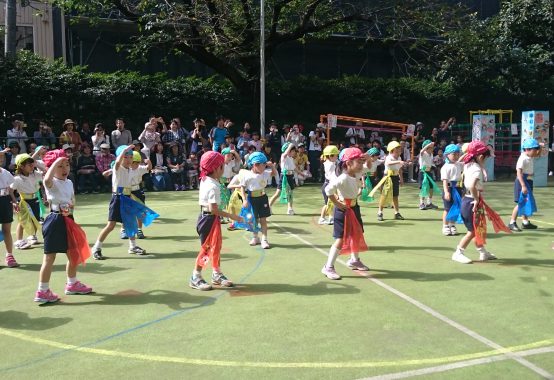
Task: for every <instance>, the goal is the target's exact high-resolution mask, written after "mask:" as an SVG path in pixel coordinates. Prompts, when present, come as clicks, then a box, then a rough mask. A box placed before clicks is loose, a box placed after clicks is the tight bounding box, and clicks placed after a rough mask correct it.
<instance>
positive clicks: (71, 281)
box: [67, 277, 77, 285]
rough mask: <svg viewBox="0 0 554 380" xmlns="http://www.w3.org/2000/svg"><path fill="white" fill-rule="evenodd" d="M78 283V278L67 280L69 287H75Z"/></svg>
mask: <svg viewBox="0 0 554 380" xmlns="http://www.w3.org/2000/svg"><path fill="white" fill-rule="evenodd" d="M76 282H77V277H68V278H67V285H73V284H75V283H76Z"/></svg>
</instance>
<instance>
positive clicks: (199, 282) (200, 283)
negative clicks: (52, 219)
mask: <svg viewBox="0 0 554 380" xmlns="http://www.w3.org/2000/svg"><path fill="white" fill-rule="evenodd" d="M189 286H190V287H191V288H193V289H198V290H202V291H206V290H212V286H211V285H210V284H208V283H207V282H206V281H204V279H203V278H202V276H198V277H196V278H194V277H191V278H190V281H189Z"/></svg>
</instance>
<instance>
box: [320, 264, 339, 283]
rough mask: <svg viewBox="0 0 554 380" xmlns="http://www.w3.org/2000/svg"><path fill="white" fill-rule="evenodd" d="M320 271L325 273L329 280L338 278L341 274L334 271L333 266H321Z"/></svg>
mask: <svg viewBox="0 0 554 380" xmlns="http://www.w3.org/2000/svg"><path fill="white" fill-rule="evenodd" d="M321 273H323V275H325V277H327V278H328V279H329V280H340V279H341V276H340V275H339V274H338V273H337V272H336V271H335V267H328V266H327V265H324V266H323V269H321Z"/></svg>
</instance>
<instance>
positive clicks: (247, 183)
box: [240, 170, 271, 191]
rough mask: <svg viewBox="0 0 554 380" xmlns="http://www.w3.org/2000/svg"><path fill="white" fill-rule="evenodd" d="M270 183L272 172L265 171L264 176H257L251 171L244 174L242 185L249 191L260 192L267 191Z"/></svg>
mask: <svg viewBox="0 0 554 380" xmlns="http://www.w3.org/2000/svg"><path fill="white" fill-rule="evenodd" d="M269 181H271V172H270V171H264V172H263V173H262V174H256V173H254V172H253V171H251V170H250V171H248V172H247V173H244V176H243V177H242V180H241V182H240V184H241V186H243V187H244V188H245V189H246V190H248V191H258V190H263V189H265V188H266V186H267V184H268V183H269Z"/></svg>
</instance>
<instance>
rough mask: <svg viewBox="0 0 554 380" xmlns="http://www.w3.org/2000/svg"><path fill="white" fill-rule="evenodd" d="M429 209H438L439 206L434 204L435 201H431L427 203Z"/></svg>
mask: <svg viewBox="0 0 554 380" xmlns="http://www.w3.org/2000/svg"><path fill="white" fill-rule="evenodd" d="M426 207H427V209H429V210H436V209H438V208H439V206H437V205H435V204H433V203H429V204H428V205H426Z"/></svg>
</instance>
